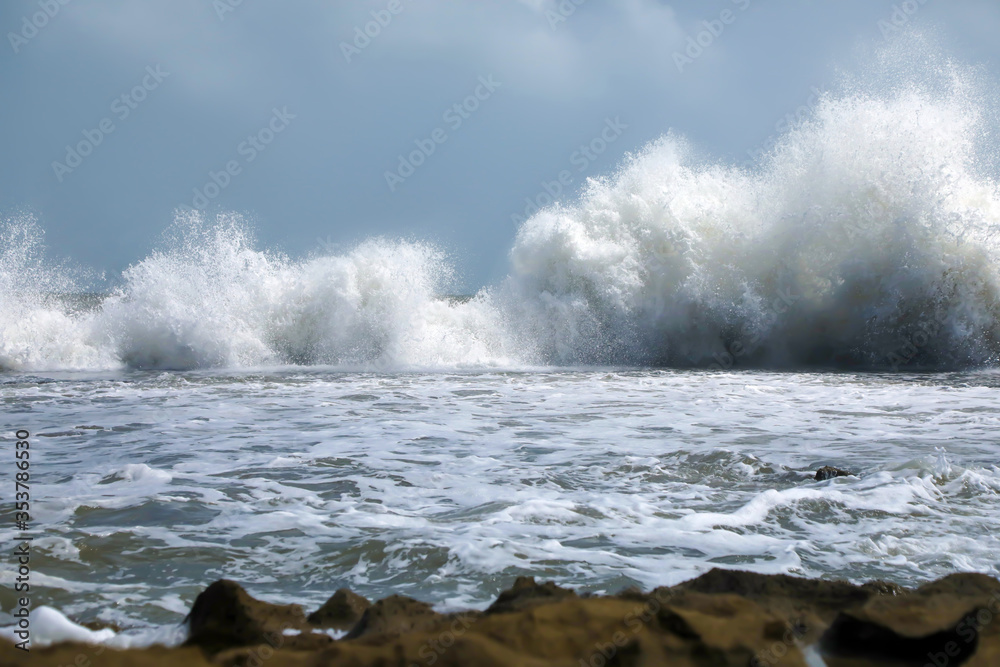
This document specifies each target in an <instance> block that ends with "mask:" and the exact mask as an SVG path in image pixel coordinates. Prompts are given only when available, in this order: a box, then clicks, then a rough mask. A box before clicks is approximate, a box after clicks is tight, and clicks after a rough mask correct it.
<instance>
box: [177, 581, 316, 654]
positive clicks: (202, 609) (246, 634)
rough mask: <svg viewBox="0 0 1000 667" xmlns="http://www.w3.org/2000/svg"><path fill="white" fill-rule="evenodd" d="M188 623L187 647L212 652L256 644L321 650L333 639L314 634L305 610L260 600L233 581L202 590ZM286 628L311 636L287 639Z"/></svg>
mask: <svg viewBox="0 0 1000 667" xmlns="http://www.w3.org/2000/svg"><path fill="white" fill-rule="evenodd" d="M185 621H186V622H187V623H188V625H189V627H190V636H189V637H188V640H187V642H186V643H185V645H187V646H199V647H201V648H202V649H204V650H205V651H207V652H209V653H217V652H219V651H221V650H223V649H228V648H235V647H241V646H253V645H256V644H268V645H270V646H271V647H272V648H277V647H282V646H286V647H302V648H307V647H308V648H317V647H319V646H322V645H324V644H328V643H330V642H331V641H333V639H332V638H331V637H330V636H328V635H326V634H312V633H311V629H310V628H309V626H308V623H307V622H306V617H305V614H304V613H303V611H302V607H300V606H299V605H297V604H289V605H277V604H270V603H268V602H262V601H260V600H256V599H254V598H253V597H251V596H250V594H249V593H247V592H246V591H245V590H243V588H242V587H241V586H240V585H239V584H237V583H236V582H233V581H228V580H226V579H222V580H219V581H216V582H215V583H213V584H212V585H210V586H209V587H208V588H206V589H205V590H204V591H202V592H201V593H200V594H199V595H198V597H197V598H196V599H195V601H194V605H193V606H192V607H191V613H189V614H188V616H187V618H186V619H185ZM286 629H292V630H299V631H300V632H301V631H305V632H306V633H307V634H299V635H292V636H286V635H285V634H284V631H285V630H286Z"/></svg>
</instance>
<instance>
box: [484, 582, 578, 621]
mask: <svg viewBox="0 0 1000 667" xmlns="http://www.w3.org/2000/svg"><path fill="white" fill-rule="evenodd" d="M576 596H577V595H576V593H575V592H573V591H571V590H569V589H567V588H560V587H559V586H556V585H555V584H554V583H552V582H551V581H547V582H545V583H543V584H539V583H535V578H534V577H518V578H517V580H516V581H515V582H514V585H513V586H511V587H510V588H508V589H507V590H505V591H503V592H502V593H500V595H499V596H497V599H496V602H494V603H493V604H491V605H490V607H489V609H487V610H486V613H487V614H502V613H506V612H512V611H520V610H523V609H526V608H528V607H533V606H535V605H537V604H544V603H548V602H555V601H557V600H565V599H567V598H575V597H576Z"/></svg>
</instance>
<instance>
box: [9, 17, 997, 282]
mask: <svg viewBox="0 0 1000 667" xmlns="http://www.w3.org/2000/svg"><path fill="white" fill-rule="evenodd" d="M897 25H898V26H901V27H903V28H907V27H910V28H914V27H915V28H917V29H919V30H920V31H922V32H925V33H927V34H931V35H933V36H934V39H936V40H937V41H938V42H939V43H940V44H942V45H943V47H944V48H945V49H946V50H948V51H949V52H951V53H953V54H954V55H955V56H957V57H958V58H960V59H962V60H964V61H967V62H971V63H981V64H983V65H984V66H985V67H986V68H987V70H988V71H991V72H1000V40H997V39H996V35H997V33H998V29H1000V4H998V3H996V1H995V0H981V1H980V0H952V1H949V2H945V1H944V0H924V1H920V0H907V1H906V2H900V1H898V0H897V1H896V2H892V1H890V0H827V1H821V0H795V1H793V0H785V1H782V0H713V1H710V2H704V1H702V2H694V1H693V0H692V1H686V2H664V1H662V0H607V1H599V0H562V2H559V1H558V0H496V1H494V2H459V1H457V0H454V1H445V0H371V1H363V2H362V1H360V0H359V1H355V2H347V1H346V0H345V1H343V2H335V1H333V0H330V1H327V2H321V1H319V0H292V1H286V2H280V3H279V2H276V1H268V0H143V1H141V2H140V1H138V0H131V1H126V0H5V1H4V2H3V3H2V5H0V26H2V27H3V33H4V44H3V45H2V47H0V53H2V55H0V90H2V92H3V105H2V106H0V118H2V122H0V147H2V152H0V212H2V214H3V215H4V216H5V217H9V216H12V215H17V214H19V213H21V212H31V213H33V214H34V215H36V216H37V217H38V219H39V220H40V221H41V223H42V226H43V227H44V228H45V230H46V233H47V237H46V240H47V244H48V246H49V249H50V252H51V253H52V254H53V255H54V256H56V257H71V258H72V259H73V260H74V261H75V262H77V263H79V264H83V265H86V266H89V267H93V268H96V269H98V270H102V271H107V272H108V273H109V275H110V276H112V277H114V276H115V275H117V273H118V272H120V271H121V269H122V268H124V267H126V266H127V265H128V264H130V263H132V262H135V261H138V260H139V259H141V258H142V257H144V256H145V255H146V254H147V253H148V252H149V251H150V250H151V249H152V248H154V247H156V246H157V244H158V243H159V242H160V240H159V239H160V236H161V234H162V233H163V231H164V229H165V228H166V227H167V226H168V225H169V224H170V222H171V220H172V219H173V217H174V215H175V211H177V209H178V208H179V207H184V206H188V207H190V206H194V207H198V208H203V209H205V210H206V211H208V212H209V213H212V212H216V211H220V210H235V211H240V212H243V213H245V214H246V215H247V216H248V217H249V218H251V219H252V220H253V223H254V225H255V227H256V229H257V234H258V238H259V239H260V243H261V245H265V246H269V247H273V248H278V249H281V250H283V251H285V252H287V253H289V254H291V255H305V254H309V253H313V252H317V251H329V250H334V251H335V250H336V249H337V248H346V247H349V246H350V245H351V244H353V243H355V242H357V241H359V240H360V239H362V238H365V237H368V236H373V235H383V236H390V237H406V238H413V239H424V240H430V241H434V242H436V243H438V244H439V245H441V246H443V247H444V248H446V249H447V250H448V251H449V252H450V253H451V254H452V256H453V257H454V258H455V261H456V264H457V265H458V267H459V269H460V270H461V272H462V275H463V276H464V280H465V284H466V285H467V286H468V287H470V288H471V287H475V286H479V285H481V284H483V283H486V282H489V281H491V280H494V279H496V278H497V277H498V276H500V275H503V274H504V273H505V269H506V261H507V260H506V254H507V249H508V248H509V247H510V245H511V242H512V239H513V237H514V234H515V232H516V227H517V218H518V215H521V214H523V213H524V211H525V208H526V207H528V203H527V202H526V200H535V201H537V202H540V203H545V202H546V201H547V197H548V195H547V193H546V189H548V190H552V191H553V192H555V194H556V195H557V196H558V197H560V198H563V199H565V198H567V197H570V198H571V197H572V196H573V193H574V192H575V191H576V190H577V189H578V188H579V187H580V186H581V185H582V184H583V183H584V181H585V179H586V178H587V177H588V176H600V175H602V174H607V173H609V172H610V171H611V170H613V169H614V167H615V165H616V164H618V163H619V162H620V161H621V159H622V157H623V156H624V155H625V154H626V153H628V152H629V151H635V150H637V149H639V148H641V147H642V146H643V145H644V144H646V143H647V142H649V141H651V140H653V139H655V138H657V137H658V136H660V135H661V134H663V133H665V132H667V131H668V130H673V131H675V132H677V133H680V134H683V135H685V136H687V137H688V138H689V139H691V140H692V141H693V142H694V144H695V145H696V146H698V147H699V149H700V150H701V151H702V152H703V154H704V155H705V156H706V159H718V160H725V161H732V162H744V161H746V160H747V156H748V151H750V152H753V151H754V150H755V149H757V148H759V147H760V146H762V145H765V144H766V143H767V142H768V140H769V138H771V137H772V136H773V135H774V134H775V133H776V132H777V131H779V130H780V128H781V127H783V124H784V121H785V120H786V119H787V117H788V114H790V113H791V114H794V113H795V112H796V110H797V109H800V108H803V107H808V105H809V104H810V102H811V100H813V99H814V95H815V92H816V91H820V90H826V89H828V88H829V87H831V86H833V85H835V82H836V80H837V72H838V68H839V69H847V70H850V69H851V68H856V67H858V66H859V64H858V55H857V54H858V53H859V52H863V51H864V50H866V49H871V48H872V47H873V46H876V45H878V44H879V43H881V42H883V41H885V40H886V39H892V38H893V36H894V35H895V34H896V33H897V30H896V26H897ZM699 42H700V43H699ZM456 105H457V106H456ZM414 151H417V153H414ZM213 175H214V182H213ZM560 175H562V176H563V178H564V183H563V184H559V183H558V181H559V178H560ZM546 186H547V188H546Z"/></svg>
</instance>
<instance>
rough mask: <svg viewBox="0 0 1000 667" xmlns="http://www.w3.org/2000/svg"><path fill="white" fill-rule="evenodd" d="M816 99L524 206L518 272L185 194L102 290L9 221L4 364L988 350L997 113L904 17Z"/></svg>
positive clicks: (912, 360)
mask: <svg viewBox="0 0 1000 667" xmlns="http://www.w3.org/2000/svg"><path fill="white" fill-rule="evenodd" d="M866 62H867V63H868V64H867V65H866V68H865V71H863V72H862V73H861V74H860V75H858V76H854V77H845V79H844V81H843V82H842V83H841V84H840V85H839V86H837V87H833V88H831V90H830V91H827V92H824V93H823V94H822V95H820V96H819V99H818V100H817V101H816V103H815V105H814V106H813V109H812V112H811V114H810V115H809V116H808V117H806V118H803V119H801V121H799V122H797V123H796V124H794V125H793V126H791V127H789V128H788V129H787V131H786V132H785V134H784V135H783V136H782V137H780V138H779V139H778V140H777V141H776V142H775V144H774V145H773V146H772V147H771V148H770V149H769V150H768V151H767V152H766V153H765V154H762V155H761V156H760V158H759V160H758V162H757V163H756V164H754V165H753V166H752V167H750V168H744V167H737V166H733V165H730V164H725V163H706V162H705V161H704V160H699V159H697V158H696V157H695V151H694V150H693V149H692V147H691V146H690V144H689V143H688V142H687V141H686V140H685V139H684V138H683V137H682V136H680V135H678V134H677V133H675V132H669V133H668V134H666V135H665V136H663V137H662V138H660V139H658V140H656V141H653V142H652V143H650V144H649V145H648V146H646V147H645V148H644V149H643V150H641V151H638V152H637V153H635V154H634V155H631V156H629V157H628V158H627V159H626V160H625V161H624V163H623V164H622V165H621V166H620V168H619V169H618V170H617V171H616V172H615V173H613V174H610V175H608V176H606V177H604V178H600V179H591V180H589V181H588V185H587V186H586V188H585V189H584V191H583V192H582V193H580V196H579V199H578V200H577V201H575V202H568V203H561V204H554V205H552V206H550V207H548V208H545V209H543V210H541V211H539V212H537V213H536V214H534V215H533V216H532V217H531V218H530V219H528V220H527V221H526V222H525V223H524V224H523V225H522V226H521V228H520V229H519V231H518V234H517V237H516V239H515V242H514V246H513V248H512V250H511V252H510V259H511V270H510V275H509V276H508V277H507V278H506V279H505V280H504V281H502V282H501V283H500V284H498V285H494V286H491V287H489V288H486V289H484V290H482V291H481V292H480V293H479V294H477V295H475V296H474V297H473V298H471V299H467V300H455V299H448V298H445V297H444V296H443V295H445V294H448V293H449V292H450V290H449V286H450V285H451V284H453V270H452V268H451V264H450V263H449V261H448V258H447V256H446V254H445V253H444V252H443V251H442V250H441V249H439V248H437V247H435V246H433V245H430V244H426V243H420V242H413V241H400V240H389V239H371V240H368V241H365V242H363V243H360V244H359V245H357V246H356V247H354V248H353V249H351V250H350V251H348V252H346V253H343V254H340V255H336V256H332V255H331V256H320V257H312V258H309V259H304V260H295V259H292V258H289V257H287V256H285V255H283V254H281V253H277V252H272V251H268V250H261V249H259V248H258V247H257V246H256V244H255V242H254V240H253V237H252V234H250V233H249V231H248V227H247V225H246V223H245V221H244V220H243V219H242V218H241V217H240V216H238V215H236V214H225V213H223V214H219V215H216V216H214V217H211V216H208V215H206V214H204V213H201V212H196V211H195V212H187V213H182V214H179V216H178V218H177V220H176V221H175V223H174V225H173V226H172V227H171V230H170V233H169V234H168V235H167V239H165V241H164V243H163V244H162V246H161V247H160V249H158V250H156V251H155V252H153V253H152V254H150V255H149V256H148V257H146V258H145V259H143V260H142V261H140V262H138V263H136V264H134V265H132V266H131V267H129V268H128V269H127V270H126V271H125V272H124V274H123V275H122V277H121V281H120V284H119V285H118V287H117V288H116V289H114V290H113V291H112V292H111V293H110V295H108V296H107V297H106V298H105V299H104V301H103V303H101V304H99V306H98V307H97V308H93V309H90V310H87V311H85V312H73V311H72V310H71V309H68V308H67V307H66V305H65V303H63V302H61V301H60V300H59V299H58V298H56V296H55V295H57V294H59V293H65V292H66V291H72V290H73V289H74V287H73V283H72V281H71V280H70V281H67V279H66V278H65V272H64V271H63V270H62V269H60V268H59V267H50V266H48V265H46V264H45V262H44V261H43V260H42V259H41V254H40V247H41V245H40V236H41V234H40V231H39V230H38V226H37V225H36V224H35V223H34V221H32V220H29V219H27V218H25V217H24V216H21V217H17V216H15V217H14V218H12V219H8V220H7V221H6V222H5V223H3V225H2V230H0V234H2V235H3V248H2V255H0V287H2V294H0V310H2V314H3V315H4V322H3V325H2V328H0V368H5V369H24V370H51V369H60V368H113V367H120V366H126V367H131V368H143V369H153V368H156V369H187V368H206V367H226V368H229V367H232V368H240V367H256V366H272V365H286V364H297V365H332V366H339V367H349V368H371V369H382V370H390V369H430V368H482V367H510V368H523V367H526V366H537V365H595V364H596V365H626V366H673V367H695V368H705V369H713V368H714V369H718V368H726V369H729V368H734V367H735V368H739V367H766V368H830V367H848V368H856V369H886V370H889V369H893V370H901V369H907V370H916V369H939V370H940V369H948V368H961V367H976V366H988V365H996V364H997V363H998V361H1000V191H998V186H997V181H996V167H997V151H996V141H995V137H996V130H997V128H998V122H997V114H996V113H995V109H993V108H992V107H991V106H990V103H989V101H988V98H989V96H988V95H985V94H984V93H983V92H982V91H983V89H984V86H983V83H982V81H981V80H980V79H981V77H979V75H978V74H977V72H976V71H975V70H970V69H968V68H964V67H962V66H959V65H957V64H955V63H954V62H953V61H951V60H949V59H948V58H946V57H944V56H942V55H941V54H939V53H936V52H934V50H933V49H932V48H931V47H929V46H928V45H927V43H926V42H925V41H922V40H921V39H919V38H917V37H914V38H912V39H911V40H910V41H902V42H895V43H893V44H890V45H887V46H885V47H883V48H882V49H881V50H880V51H878V52H877V53H875V54H874V55H872V56H871V57H870V58H869V59H868V60H867V61H866Z"/></svg>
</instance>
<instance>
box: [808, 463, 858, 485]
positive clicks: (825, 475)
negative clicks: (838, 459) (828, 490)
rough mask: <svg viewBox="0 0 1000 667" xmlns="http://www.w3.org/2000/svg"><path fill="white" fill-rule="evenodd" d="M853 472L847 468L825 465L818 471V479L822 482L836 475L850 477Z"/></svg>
mask: <svg viewBox="0 0 1000 667" xmlns="http://www.w3.org/2000/svg"><path fill="white" fill-rule="evenodd" d="M850 475H851V473H849V472H847V471H846V470H841V469H840V468H834V467H833V466H823V467H822V468H820V469H819V470H817V471H816V478H815V479H816V481H817V482H822V481H824V480H827V479H832V478H834V477H850Z"/></svg>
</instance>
